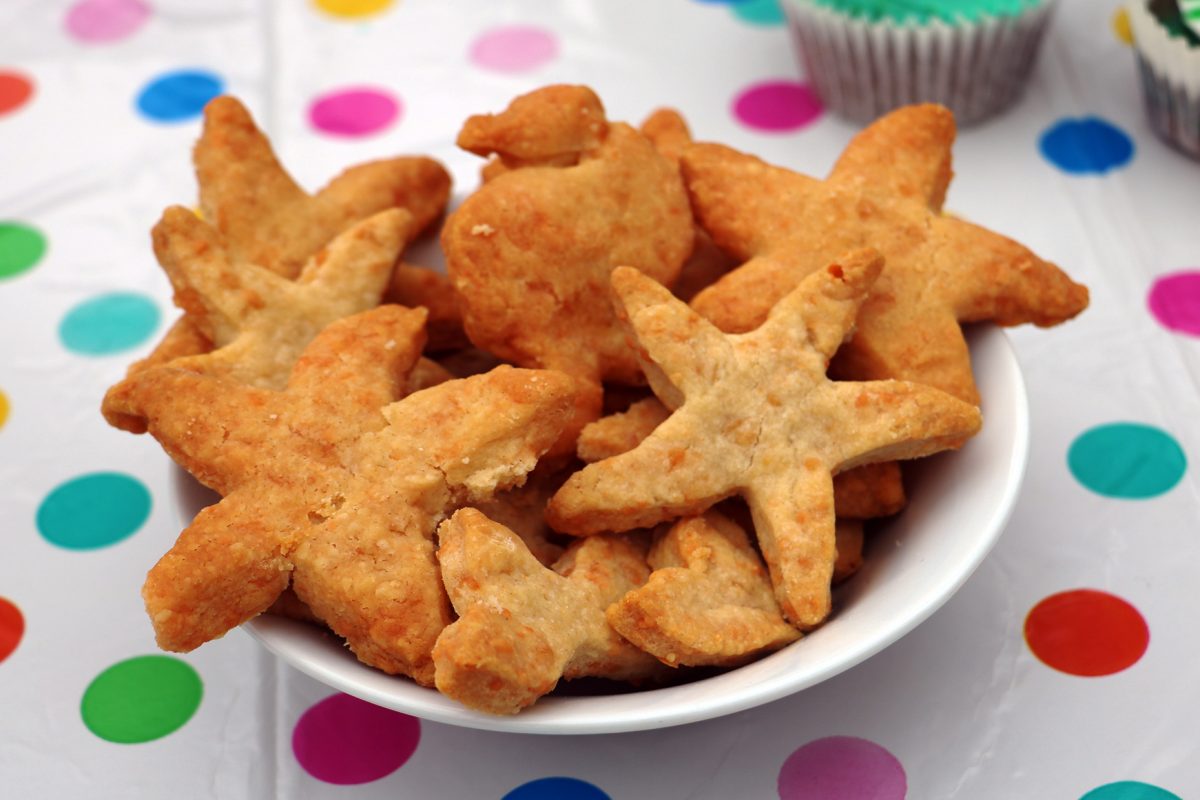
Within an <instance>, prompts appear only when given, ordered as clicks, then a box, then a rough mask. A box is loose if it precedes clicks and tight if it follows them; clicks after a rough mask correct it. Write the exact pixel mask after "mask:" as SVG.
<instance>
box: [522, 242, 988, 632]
mask: <svg viewBox="0 0 1200 800" xmlns="http://www.w3.org/2000/svg"><path fill="white" fill-rule="evenodd" d="M881 268H882V260H881V259H880V257H879V255H878V254H877V253H876V252H874V251H871V250H867V251H860V252H856V253H851V254H850V255H848V256H846V257H845V258H844V259H841V260H839V261H838V262H837V263H835V264H832V265H830V266H828V267H826V268H825V269H823V270H821V271H819V272H817V273H814V274H813V275H811V276H809V277H808V278H806V279H805V280H804V281H802V282H801V284H800V286H799V287H797V288H796V289H795V290H793V291H792V292H791V293H790V294H789V295H787V296H786V297H785V298H784V299H783V300H781V301H780V302H779V303H778V304H777V305H776V306H775V308H774V309H773V310H772V311H771V313H770V315H769V316H768V318H767V321H766V322H764V323H763V325H762V326H761V327H759V328H758V329H757V330H754V331H753V332H751V333H748V334H744V335H726V334H723V333H721V332H720V331H719V330H718V329H717V328H715V327H714V326H713V325H712V324H711V323H709V322H707V321H706V320H705V319H704V318H703V317H701V316H700V315H699V314H697V313H696V312H694V311H692V310H691V309H689V308H688V307H687V306H686V305H684V304H683V303H682V302H680V301H679V300H677V299H675V298H674V297H672V296H671V294H670V292H668V291H667V290H666V289H665V288H663V287H662V286H660V285H658V284H656V283H655V282H654V281H653V280H651V279H649V278H646V277H645V276H643V275H641V274H640V273H638V272H637V271H636V270H631V269H617V270H615V271H614V272H613V279H612V280H613V289H614V290H615V292H616V294H617V296H618V298H619V299H620V302H621V304H622V306H623V307H624V309H625V312H626V314H627V315H628V319H629V324H630V326H631V327H632V329H633V331H634V332H635V334H636V336H637V339H638V342H639V343H640V345H641V346H642V348H644V350H645V355H646V356H647V357H649V358H650V359H652V360H653V361H654V362H656V363H657V364H658V366H659V368H660V369H661V370H662V371H663V373H664V375H665V376H666V378H667V379H668V380H669V381H670V383H671V384H672V385H673V386H674V387H675V388H676V389H677V390H678V391H679V392H680V393H681V394H682V396H683V398H684V399H683V403H682V405H680V406H679V407H678V409H677V410H676V411H675V412H674V413H673V414H672V415H671V417H670V418H669V419H667V421H666V422H664V423H662V424H661V425H659V426H658V427H657V428H655V429H654V432H653V433H651V434H650V435H649V436H648V437H646V439H644V440H643V441H642V443H641V444H639V445H638V446H637V447H636V448H634V449H633V450H630V451H629V452H627V453H623V454H622V455H619V456H616V457H615V458H610V459H607V460H605V461H600V462H597V463H595V464H590V465H588V466H587V467H585V468H584V469H583V470H581V471H579V472H577V473H575V474H574V475H572V476H571V477H570V478H569V479H568V480H567V482H566V483H565V484H564V485H563V487H562V489H560V490H559V491H558V493H557V494H555V496H554V497H553V498H552V499H551V500H550V503H549V504H548V506H547V509H546V519H547V521H548V522H549V523H550V525H551V527H553V528H555V529H556V530H559V531H563V532H566V533H571V534H575V535H588V534H593V533H598V532H601V531H609V530H628V529H631V528H639V527H647V526H650V525H654V524H656V523H658V522H662V521H664V520H667V519H671V518H673V517H677V516H681V515H687V514H697V513H700V512H702V511H704V510H705V509H707V508H708V507H709V506H711V505H713V504H714V503H716V502H717V501H719V500H721V499H723V498H726V497H729V496H731V495H734V494H740V495H742V496H743V497H744V498H745V499H746V501H747V503H748V505H749V506H750V511H751V514H752V516H753V519H754V528H755V532H756V534H757V536H758V542H759V545H760V547H761V549H762V552H763V556H764V558H765V560H766V562H767V565H768V567H769V568H770V571H771V579H772V583H773V584H774V587H775V595H776V598H777V599H778V600H779V605H780V607H781V608H782V609H783V612H784V615H785V616H786V617H787V619H788V620H789V621H791V622H792V623H793V624H796V625H799V626H801V627H808V626H812V625H816V624H818V623H819V622H821V620H823V619H824V618H825V616H826V615H827V614H828V613H829V608H830V594H829V583H830V578H831V573H832V568H833V563H834V557H835V547H834V502H833V478H832V475H833V473H837V472H841V471H844V470H847V469H850V468H852V467H855V466H858V465H859V464H864V463H870V462H873V461H892V460H896V459H901V458H916V457H919V456H925V455H929V454H931V453H935V452H937V451H939V450H943V449H946V448H947V447H951V446H954V445H956V444H957V443H959V442H961V441H962V440H963V439H965V438H966V437H968V436H971V435H972V434H974V433H975V432H976V431H977V430H978V428H979V425H980V416H979V410H978V409H977V408H975V407H974V406H972V405H970V404H968V403H964V402H962V401H961V400H957V399H955V398H953V397H951V396H949V395H947V394H946V393H944V392H941V391H939V390H937V389H933V388H930V387H927V386H921V385H917V384H913V383H907V382H903V381H891V380H888V381H871V382H866V383H834V382H832V381H830V380H828V378H827V377H826V375H825V369H826V364H827V362H828V359H829V357H830V356H831V355H832V354H833V352H834V350H836V349H837V347H838V346H839V345H840V344H841V343H842V341H843V340H844V339H845V338H846V333H847V332H848V331H849V330H850V329H851V327H852V325H853V323H854V319H855V316H856V314H857V313H858V310H859V306H860V305H861V304H862V301H863V299H864V297H865V296H866V294H867V292H868V291H869V289H870V287H871V284H872V283H873V282H874V281H875V279H876V277H877V276H878V275H879V272H880V269H881Z"/></svg>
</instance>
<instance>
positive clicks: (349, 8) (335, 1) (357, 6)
mask: <svg viewBox="0 0 1200 800" xmlns="http://www.w3.org/2000/svg"><path fill="white" fill-rule="evenodd" d="M313 2H314V3H315V4H316V6H317V8H319V9H321V10H322V11H324V12H325V13H326V14H332V15H333V16H335V17H345V18H347V19H354V18H356V17H369V16H371V15H372V14H378V13H380V12H382V11H385V10H387V8H388V7H389V6H391V5H392V4H393V3H394V2H395V0H313Z"/></svg>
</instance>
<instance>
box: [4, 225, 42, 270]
mask: <svg viewBox="0 0 1200 800" xmlns="http://www.w3.org/2000/svg"><path fill="white" fill-rule="evenodd" d="M45 253H46V237H45V236H42V234H40V233H39V232H38V231H37V230H36V229H34V228H31V227H29V226H28V225H26V224H24V223H21V222H0V279H4V278H11V277H13V276H14V275H20V274H21V273H22V272H24V271H25V270H27V269H30V268H31V267H33V266H34V265H35V264H37V263H38V262H39V261H41V260H42V256H43V255H45Z"/></svg>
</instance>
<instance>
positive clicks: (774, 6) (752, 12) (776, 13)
mask: <svg viewBox="0 0 1200 800" xmlns="http://www.w3.org/2000/svg"><path fill="white" fill-rule="evenodd" d="M732 11H733V15H734V16H735V17H737V18H738V19H740V20H741V21H742V22H749V23H750V24H751V25H763V26H774V25H782V24H783V23H784V16H783V9H782V8H780V7H779V0H741V1H740V2H737V3H734V4H733V6H732Z"/></svg>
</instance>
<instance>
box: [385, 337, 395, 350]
mask: <svg viewBox="0 0 1200 800" xmlns="http://www.w3.org/2000/svg"><path fill="white" fill-rule="evenodd" d="M383 349H384V350H395V349H396V340H395V339H388V340H387V341H386V342H384V345H383Z"/></svg>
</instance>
